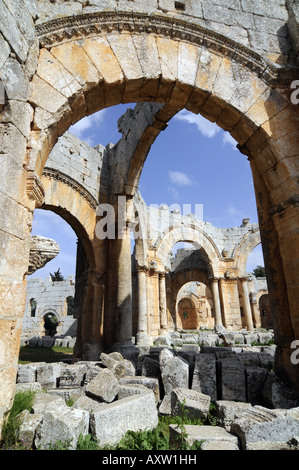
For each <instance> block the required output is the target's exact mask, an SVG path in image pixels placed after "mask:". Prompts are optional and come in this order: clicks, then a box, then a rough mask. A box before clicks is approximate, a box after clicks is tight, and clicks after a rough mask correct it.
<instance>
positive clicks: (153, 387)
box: [119, 376, 160, 402]
mask: <svg viewBox="0 0 299 470" xmlns="http://www.w3.org/2000/svg"><path fill="white" fill-rule="evenodd" d="M119 385H120V387H121V386H123V385H134V386H135V385H142V386H144V387H146V388H148V389H149V390H150V391H152V392H153V394H154V396H155V399H156V401H157V402H159V401H160V389H159V381H158V379H157V378H155V377H144V376H135V377H122V378H121V379H119Z"/></svg>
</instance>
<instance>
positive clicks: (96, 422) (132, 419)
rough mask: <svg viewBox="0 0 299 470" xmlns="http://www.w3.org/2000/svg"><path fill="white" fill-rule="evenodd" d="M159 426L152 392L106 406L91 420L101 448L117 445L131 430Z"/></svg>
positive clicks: (93, 415)
mask: <svg viewBox="0 0 299 470" xmlns="http://www.w3.org/2000/svg"><path fill="white" fill-rule="evenodd" d="M157 424H158V413H157V407H156V400H155V396H154V394H153V393H152V392H150V391H148V392H147V393H144V394H140V395H134V396H131V397H128V398H123V399H122V400H117V401H116V402H114V403H110V404H107V405H104V406H103V407H102V408H101V410H99V411H96V412H94V413H92V415H91V418H90V427H91V432H92V433H93V435H94V436H95V437H96V438H97V440H98V443H99V444H100V445H101V446H105V445H114V444H117V443H118V442H119V441H120V440H121V439H122V437H124V435H125V433H126V432H127V431H129V430H130V431H139V430H145V429H154V428H155V427H156V426H157Z"/></svg>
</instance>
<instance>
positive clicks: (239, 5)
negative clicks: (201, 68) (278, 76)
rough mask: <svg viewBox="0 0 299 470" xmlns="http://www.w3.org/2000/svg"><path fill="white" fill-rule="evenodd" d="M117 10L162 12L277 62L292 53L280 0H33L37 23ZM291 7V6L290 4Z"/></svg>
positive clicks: (287, 16) (282, 5)
mask: <svg viewBox="0 0 299 470" xmlns="http://www.w3.org/2000/svg"><path fill="white" fill-rule="evenodd" d="M113 7H114V8H115V10H119V11H134V12H146V13H148V14H166V15H169V16H176V17H177V18H182V19H184V20H187V21H190V20H191V21H192V22H195V23H197V24H199V25H203V26H204V27H207V28H209V29H211V30H212V31H216V32H218V33H219V34H224V35H226V36H228V37H230V38H231V39H232V40H235V41H236V42H238V43H240V44H243V45H244V46H249V47H250V48H252V49H253V50H255V51H256V52H258V53H260V54H262V55H266V56H267V57H269V59H271V60H273V61H274V62H277V63H285V62H286V61H287V60H288V56H289V54H291V53H292V51H291V46H290V42H289V40H288V35H289V32H288V26H287V22H288V19H289V14H290V13H289V11H288V9H287V7H286V2H285V1H283V0H277V1H275V0H227V1H226V2H223V1H222V0H195V1H192V0H182V1H175V0H148V1H144V0H134V1H133V2H132V1H129V0H114V1H107V0H106V1H105V0H104V1H102V0H90V1H89V2H85V1H81V0H78V1H73V2H63V1H59V0H56V1H55V2H54V3H53V2H52V1H51V0H42V1H39V2H37V8H36V11H37V14H38V19H37V24H41V23H43V22H44V21H49V20H52V19H56V18H60V17H62V16H68V15H80V14H84V13H96V12H98V11H106V10H107V8H113ZM290 8H291V6H290Z"/></svg>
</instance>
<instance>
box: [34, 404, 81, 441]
mask: <svg viewBox="0 0 299 470" xmlns="http://www.w3.org/2000/svg"><path fill="white" fill-rule="evenodd" d="M88 431H89V412H88V411H86V410H79V409H74V408H69V407H67V406H65V407H59V408H57V409H54V408H51V410H48V411H46V412H45V413H44V415H43V420H42V422H41V423H40V424H39V425H38V427H37V429H36V436H35V440H34V443H35V446H36V447H37V448H40V449H41V450H47V449H49V448H50V446H53V445H55V444H56V443H57V442H62V443H66V442H69V445H70V447H69V448H70V449H71V450H73V449H76V446H77V442H78V438H79V436H80V435H82V436H83V437H85V436H86V435H87V434H88Z"/></svg>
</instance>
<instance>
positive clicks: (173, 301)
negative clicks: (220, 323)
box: [169, 269, 215, 328]
mask: <svg viewBox="0 0 299 470" xmlns="http://www.w3.org/2000/svg"><path fill="white" fill-rule="evenodd" d="M191 282H198V283H200V284H204V285H205V286H206V287H207V288H209V289H210V287H211V283H210V279H209V277H208V276H207V273H205V272H203V271H199V270H198V269H189V270H186V271H180V272H178V273H176V274H175V275H174V276H172V277H171V279H170V280H169V284H170V285H169V291H170V292H171V298H170V299H169V307H170V308H169V310H170V313H171V315H172V322H173V325H174V327H175V328H177V326H178V324H177V313H178V311H177V299H178V297H179V292H180V290H181V289H182V288H183V287H184V286H185V285H186V284H188V283H191ZM212 316H213V318H214V316H215V314H214V312H213V315H212ZM211 323H213V327H214V323H215V322H214V320H213V321H212V319H211V322H210V324H209V327H211ZM199 326H200V325H198V327H199Z"/></svg>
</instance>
